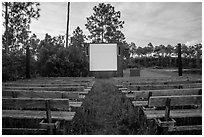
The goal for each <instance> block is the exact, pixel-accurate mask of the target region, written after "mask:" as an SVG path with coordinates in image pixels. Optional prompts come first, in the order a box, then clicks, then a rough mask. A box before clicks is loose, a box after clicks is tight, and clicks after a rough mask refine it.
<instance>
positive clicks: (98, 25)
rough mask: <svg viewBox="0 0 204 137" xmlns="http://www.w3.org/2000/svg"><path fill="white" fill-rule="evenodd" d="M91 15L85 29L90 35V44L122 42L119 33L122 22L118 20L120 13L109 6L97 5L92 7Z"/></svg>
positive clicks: (122, 35) (121, 34)
mask: <svg viewBox="0 0 204 137" xmlns="http://www.w3.org/2000/svg"><path fill="white" fill-rule="evenodd" d="M93 11H94V13H93V15H91V16H90V17H87V23H86V24H85V26H86V28H87V29H88V30H89V32H90V33H91V35H90V36H89V38H90V39H91V40H92V42H97V43H98V42H108V43H111V42H123V41H124V40H125V36H124V34H123V33H122V32H121V31H120V29H121V28H123V24H124V21H121V20H120V17H121V13H120V11H115V8H114V7H113V6H112V5H111V4H104V3H99V5H98V6H94V8H93Z"/></svg>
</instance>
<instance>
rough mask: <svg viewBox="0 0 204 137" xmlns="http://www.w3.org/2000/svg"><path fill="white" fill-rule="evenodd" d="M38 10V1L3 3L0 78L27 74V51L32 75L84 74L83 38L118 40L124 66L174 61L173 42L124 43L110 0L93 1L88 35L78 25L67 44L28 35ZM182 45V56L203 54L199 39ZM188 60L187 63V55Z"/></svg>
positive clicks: (61, 39) (57, 38)
mask: <svg viewBox="0 0 204 137" xmlns="http://www.w3.org/2000/svg"><path fill="white" fill-rule="evenodd" d="M40 11H41V9H40V3H38V2H3V3H2V17H3V19H4V21H3V26H4V28H5V31H4V33H3V34H2V80H3V81H6V80H15V79H19V78H25V76H26V64H27V63H26V59H27V60H28V58H27V57H26V53H27V54H28V51H29V56H30V57H29V60H28V61H29V64H30V68H31V70H30V74H31V77H35V76H45V77H55V76H73V77H75V76H88V71H89V62H88V55H87V51H88V50H87V44H86V41H87V40H89V41H91V43H117V44H118V45H120V48H121V51H122V53H121V55H122V56H123V59H124V62H123V66H124V68H126V67H137V66H139V65H138V64H140V66H145V67H149V66H153V65H158V66H162V65H163V63H164V61H166V60H167V58H168V60H169V61H167V62H168V63H170V64H171V65H167V66H175V65H174V64H173V63H172V62H173V57H172V55H173V54H175V55H176V50H175V47H172V46H171V45H168V46H164V45H160V46H153V45H152V44H151V43H149V44H148V45H147V46H146V47H137V46H136V45H135V44H134V43H133V42H131V43H127V41H126V39H125V35H124V34H123V33H122V31H121V30H122V28H123V25H124V23H125V22H124V21H122V20H121V19H120V17H121V12H120V11H116V10H115V8H114V7H113V6H112V5H111V4H104V3H99V4H98V5H97V6H94V7H93V14H92V15H91V16H89V17H87V18H86V20H87V23H86V24H85V26H86V29H88V30H89V32H90V35H88V36H86V35H84V33H83V30H82V29H81V28H80V27H77V28H76V29H75V30H74V31H73V33H72V35H71V36H70V39H71V42H70V44H69V46H68V47H66V46H65V38H64V36H61V35H59V36H54V37H52V36H50V35H49V34H46V35H45V37H44V39H42V40H40V39H38V38H37V36H36V35H35V34H31V32H30V30H29V28H30V23H31V21H32V20H33V19H38V18H39V17H40ZM182 47H183V55H184V57H185V58H184V59H190V60H193V59H195V58H196V59H197V60H198V59H200V58H201V48H202V45H201V44H198V45H197V46H195V45H194V46H191V47H187V46H185V45H183V46H182ZM28 49H29V50H28ZM198 55H200V56H198ZM170 60H172V61H170ZM187 62H188V63H189V61H188V60H187ZM192 63H194V62H193V61H192ZM188 66H192V65H188ZM196 67H198V66H196Z"/></svg>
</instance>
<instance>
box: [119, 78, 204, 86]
mask: <svg viewBox="0 0 204 137" xmlns="http://www.w3.org/2000/svg"><path fill="white" fill-rule="evenodd" d="M192 83H202V79H196V80H162V81H158V80H155V81H147V82H123V84H124V85H154V84H157V85H174V84H192Z"/></svg>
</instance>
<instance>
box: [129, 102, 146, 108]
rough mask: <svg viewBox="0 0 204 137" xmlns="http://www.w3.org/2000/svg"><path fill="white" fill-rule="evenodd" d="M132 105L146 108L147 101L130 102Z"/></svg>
mask: <svg viewBox="0 0 204 137" xmlns="http://www.w3.org/2000/svg"><path fill="white" fill-rule="evenodd" d="M132 104H133V105H134V106H135V107H137V106H138V107H139V106H147V105H148V101H132Z"/></svg>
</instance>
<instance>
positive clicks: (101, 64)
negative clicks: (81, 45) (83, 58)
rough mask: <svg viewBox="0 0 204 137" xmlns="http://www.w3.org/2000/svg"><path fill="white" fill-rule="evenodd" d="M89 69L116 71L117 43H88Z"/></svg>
mask: <svg viewBox="0 0 204 137" xmlns="http://www.w3.org/2000/svg"><path fill="white" fill-rule="evenodd" d="M89 53H90V54H89V55H90V56H89V69H90V71H117V44H115V43H114V44H90V45H89Z"/></svg>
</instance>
